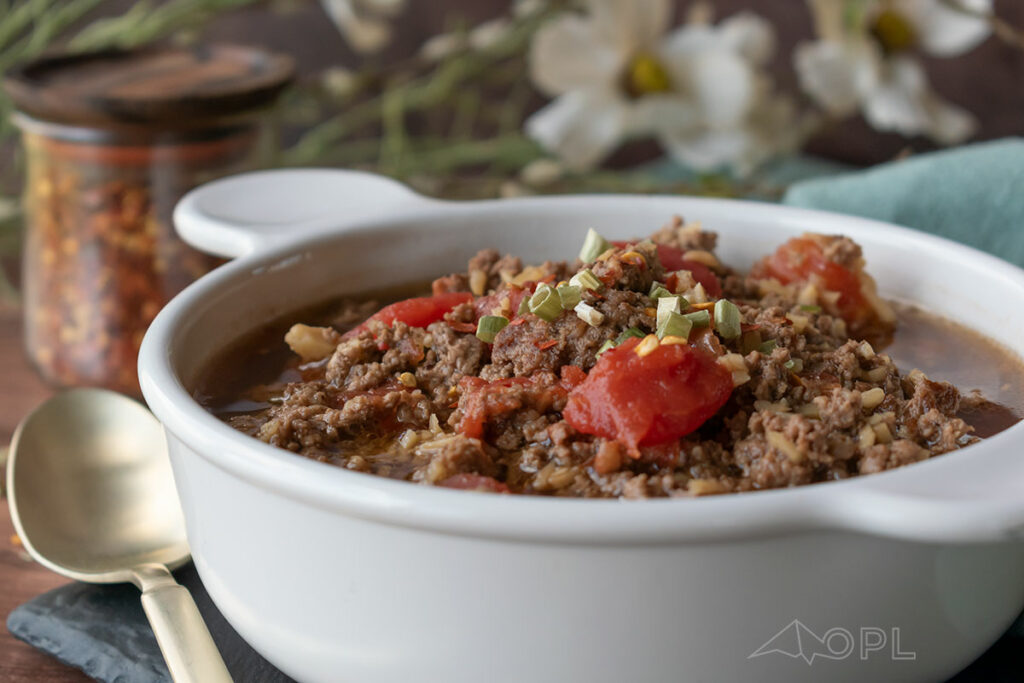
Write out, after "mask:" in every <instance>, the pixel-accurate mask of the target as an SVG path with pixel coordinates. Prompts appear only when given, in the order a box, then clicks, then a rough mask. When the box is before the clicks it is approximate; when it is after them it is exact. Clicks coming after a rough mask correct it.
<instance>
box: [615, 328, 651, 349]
mask: <svg viewBox="0 0 1024 683" xmlns="http://www.w3.org/2000/svg"><path fill="white" fill-rule="evenodd" d="M646 336H647V335H646V334H644V333H643V330H641V329H640V328H639V327H629V328H627V329H625V330H623V331H622V332H620V333H619V336H618V337H616V338H615V345H616V346H618V345H619V344H621V343H622V342H624V341H626V340H627V339H629V338H630V337H638V338H640V339H643V338H644V337H646Z"/></svg>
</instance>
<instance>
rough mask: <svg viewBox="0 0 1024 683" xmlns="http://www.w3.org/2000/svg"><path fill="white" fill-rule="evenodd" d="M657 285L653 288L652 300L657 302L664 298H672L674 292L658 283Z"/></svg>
mask: <svg viewBox="0 0 1024 683" xmlns="http://www.w3.org/2000/svg"><path fill="white" fill-rule="evenodd" d="M656 285H657V286H655V287H652V288H651V294H650V296H651V298H652V299H655V300H657V299H662V298H664V297H666V296H672V292H670V291H668V290H667V289H665V287H664V286H663V285H660V284H657V283H656Z"/></svg>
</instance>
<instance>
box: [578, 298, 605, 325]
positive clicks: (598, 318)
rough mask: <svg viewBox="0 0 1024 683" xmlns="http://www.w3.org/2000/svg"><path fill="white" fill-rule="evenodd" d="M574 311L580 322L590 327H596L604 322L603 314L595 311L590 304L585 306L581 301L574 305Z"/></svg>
mask: <svg viewBox="0 0 1024 683" xmlns="http://www.w3.org/2000/svg"><path fill="white" fill-rule="evenodd" d="M573 310H574V311H576V315H578V316H579V318H580V320H582V321H583V322H585V323H586V324H588V325H590V326H591V327H597V326H598V325H600V324H601V323H603V322H604V313H602V312H601V311H599V310H597V309H596V308H594V307H593V306H591V305H590V304H585V303H583V302H582V301H581V302H579V303H578V304H576V307H575V308H573Z"/></svg>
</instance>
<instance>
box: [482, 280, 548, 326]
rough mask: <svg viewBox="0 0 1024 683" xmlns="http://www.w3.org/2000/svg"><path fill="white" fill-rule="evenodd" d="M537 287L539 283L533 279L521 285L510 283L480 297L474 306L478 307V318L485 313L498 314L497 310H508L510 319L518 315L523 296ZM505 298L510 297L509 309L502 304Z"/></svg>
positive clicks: (531, 292) (528, 294)
mask: <svg viewBox="0 0 1024 683" xmlns="http://www.w3.org/2000/svg"><path fill="white" fill-rule="evenodd" d="M536 288H537V283H536V282H532V281H531V282H527V283H524V284H523V286H521V287H519V286H516V285H509V286H508V287H506V288H505V289H503V290H501V291H499V292H495V293H494V294H488V295H487V296H482V297H480V298H479V299H477V300H476V301H475V302H474V304H473V307H474V308H475V309H476V317H477V320H479V319H480V318H482V317H484V316H485V315H498V314H496V313H495V311H499V310H507V311H508V313H509V319H510V320H511V319H512V318H514V317H516V314H517V313H518V311H519V306H520V304H522V303H523V297H526V296H530V295H531V294H533V290H534V289H536ZM504 299H508V308H507V309H505V307H504V306H502V301H503V300H504Z"/></svg>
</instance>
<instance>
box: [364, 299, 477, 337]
mask: <svg viewBox="0 0 1024 683" xmlns="http://www.w3.org/2000/svg"><path fill="white" fill-rule="evenodd" d="M472 300H473V295H472V294H470V293H469V292H446V293H444V294H437V295H435V296H421V297H416V298H413V299H405V300H404V301H396V302H395V303H393V304H390V305H388V306H385V307H384V308H382V309H380V310H379V311H377V312H376V313H374V314H373V315H371V316H370V318H369V320H367V321H366V322H364V323H363V324H362V325H360V326H359V327H356V328H355V329H352V330H349V331H348V332H347V333H346V334H345V336H346V337H351V336H353V335H355V334H356V333H358V332H359V331H361V330H363V329H365V328H366V323H368V322H370V320H379V321H380V322H382V323H384V324H385V325H394V324H395V323H396V322H403V323H405V324H406V325H408V326H410V327H426V326H428V325H430V323H434V322H437V321H438V320H441V319H442V318H444V316H445V314H447V313H448V312H450V311H451V310H452V309H453V308H455V307H456V306H458V305H459V304H464V303H468V302H470V301H472Z"/></svg>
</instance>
